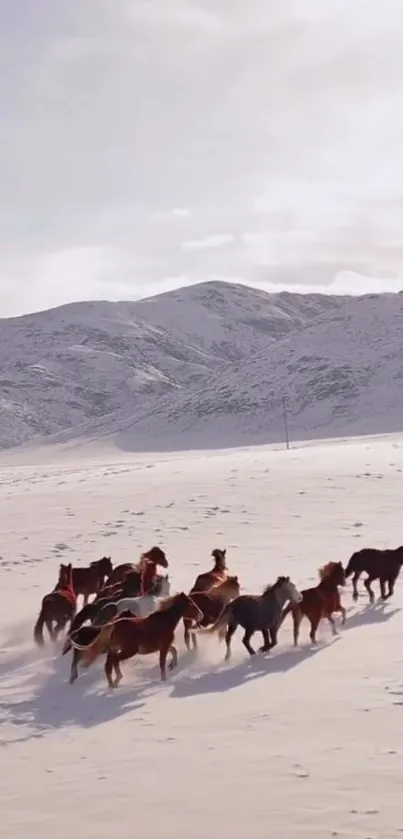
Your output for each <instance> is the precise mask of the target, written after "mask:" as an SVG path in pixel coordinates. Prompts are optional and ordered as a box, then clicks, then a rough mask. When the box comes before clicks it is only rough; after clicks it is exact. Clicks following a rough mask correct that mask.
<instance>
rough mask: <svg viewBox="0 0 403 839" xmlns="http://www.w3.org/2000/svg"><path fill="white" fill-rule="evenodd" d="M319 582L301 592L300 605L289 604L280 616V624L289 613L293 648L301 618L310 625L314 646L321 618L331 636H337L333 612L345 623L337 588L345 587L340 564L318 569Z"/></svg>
mask: <svg viewBox="0 0 403 839" xmlns="http://www.w3.org/2000/svg"><path fill="white" fill-rule="evenodd" d="M319 578H320V582H319V584H318V585H317V586H315V587H314V588H306V589H303V590H302V591H301V594H302V600H301V602H300V603H289V604H288V605H287V606H286V608H285V609H284V611H283V614H282V616H281V623H283V621H284V619H285V618H286V617H287V615H288V614H289V613H290V612H291V613H292V619H293V624H294V646H295V647H296V646H297V645H298V638H299V629H300V624H301V621H302V619H303V617H307V618H308V620H309V622H310V624H311V631H310V636H309V637H310V639H311V641H312V644H316V632H317V629H318V626H319V623H320V621H321V620H322V618H327V620H328V621H329V623H330V626H331V628H332V632H333V635H337V630H336V625H335V622H334V618H333V613H334V612H341V615H342V623H343V624H344V623H345V622H346V610H345V608H344V606H342V604H341V601H340V594H339V589H338V586H344V585H345V582H346V580H345V574H344V568H343V565H342V563H341V562H328V563H327V565H324V566H323V568H320V569H319Z"/></svg>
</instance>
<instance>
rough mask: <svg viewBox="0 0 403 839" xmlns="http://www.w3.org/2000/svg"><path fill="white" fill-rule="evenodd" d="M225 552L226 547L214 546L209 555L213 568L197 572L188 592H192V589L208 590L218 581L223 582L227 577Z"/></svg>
mask: <svg viewBox="0 0 403 839" xmlns="http://www.w3.org/2000/svg"><path fill="white" fill-rule="evenodd" d="M226 554H227V549H226V548H224V550H220V548H214V550H213V551H212V552H211V556H212V557H213V559H214V568H212V569H211V571H206V572H205V573H204V574H199V576H198V577H196V580H195V582H194V584H193V586H192V588H191V589H190V594H193V592H194V591H209V590H210V589H211V588H213V586H217V585H218V584H219V583H223V582H224V580H226V578H227V577H228V568H227V566H226V564H225V563H226Z"/></svg>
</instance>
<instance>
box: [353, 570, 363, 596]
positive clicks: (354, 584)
mask: <svg viewBox="0 0 403 839" xmlns="http://www.w3.org/2000/svg"><path fill="white" fill-rule="evenodd" d="M360 576H361V571H356V572H355V574H354V576H353V600H358V590H357V583H358V580H359V579H360Z"/></svg>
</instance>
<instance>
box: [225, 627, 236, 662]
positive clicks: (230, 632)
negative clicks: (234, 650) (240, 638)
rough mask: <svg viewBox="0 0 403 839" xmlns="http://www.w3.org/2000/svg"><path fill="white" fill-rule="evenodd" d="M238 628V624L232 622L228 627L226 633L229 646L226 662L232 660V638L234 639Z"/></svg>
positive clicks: (226, 641)
mask: <svg viewBox="0 0 403 839" xmlns="http://www.w3.org/2000/svg"><path fill="white" fill-rule="evenodd" d="M237 628H238V624H237V623H235V622H232V623H230V624H229V625H228V628H227V631H226V633H225V643H226V646H227V652H226V653H225V661H229V660H230V658H231V638H232V636H233V634H234V632H236V630H237Z"/></svg>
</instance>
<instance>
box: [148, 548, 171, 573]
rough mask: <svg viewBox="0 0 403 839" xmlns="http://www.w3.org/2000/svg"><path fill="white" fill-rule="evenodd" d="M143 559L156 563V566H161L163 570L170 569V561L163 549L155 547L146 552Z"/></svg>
mask: <svg viewBox="0 0 403 839" xmlns="http://www.w3.org/2000/svg"><path fill="white" fill-rule="evenodd" d="M141 559H149V560H150V561H151V562H155V564H156V565H159V566H160V567H161V568H168V560H167V558H166V556H165V553H164V551H163V550H161V548H158V547H157V546H156V545H154V546H153V547H152V548H150V550H149V551H146V552H145V553H143V554H142V555H141Z"/></svg>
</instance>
